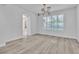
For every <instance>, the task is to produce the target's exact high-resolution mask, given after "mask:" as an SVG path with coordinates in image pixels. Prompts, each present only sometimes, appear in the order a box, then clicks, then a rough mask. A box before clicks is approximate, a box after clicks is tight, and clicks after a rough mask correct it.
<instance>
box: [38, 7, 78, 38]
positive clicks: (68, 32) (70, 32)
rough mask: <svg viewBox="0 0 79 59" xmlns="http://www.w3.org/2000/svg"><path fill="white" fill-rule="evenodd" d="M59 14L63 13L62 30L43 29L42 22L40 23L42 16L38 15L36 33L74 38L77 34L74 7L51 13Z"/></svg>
mask: <svg viewBox="0 0 79 59" xmlns="http://www.w3.org/2000/svg"><path fill="white" fill-rule="evenodd" d="M59 14H63V15H64V30H63V31H62V32H53V31H46V30H44V28H43V24H42V22H43V21H42V16H40V17H38V26H37V28H38V29H37V30H38V33H41V34H49V35H55V36H63V37H70V38H76V36H77V32H76V30H77V26H76V25H77V23H76V21H77V20H76V8H75V7H74V8H69V9H64V10H59V11H54V12H52V15H59Z"/></svg>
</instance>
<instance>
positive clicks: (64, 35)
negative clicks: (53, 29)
mask: <svg viewBox="0 0 79 59" xmlns="http://www.w3.org/2000/svg"><path fill="white" fill-rule="evenodd" d="M39 34H44V35H51V36H58V37H65V38H73V39H77V37H75V36H65V35H55V34H47V33H39Z"/></svg>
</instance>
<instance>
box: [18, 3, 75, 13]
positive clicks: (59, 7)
mask: <svg viewBox="0 0 79 59" xmlns="http://www.w3.org/2000/svg"><path fill="white" fill-rule="evenodd" d="M17 6H20V7H22V8H24V9H26V10H29V11H32V12H34V13H39V12H41V8H42V7H43V6H42V4H19V5H17ZM47 6H51V11H55V10H62V9H66V8H72V7H75V6H76V5H75V4H47Z"/></svg>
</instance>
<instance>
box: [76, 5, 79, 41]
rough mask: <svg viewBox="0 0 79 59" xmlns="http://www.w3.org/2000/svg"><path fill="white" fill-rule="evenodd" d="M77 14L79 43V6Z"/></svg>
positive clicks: (78, 37)
mask: <svg viewBox="0 0 79 59" xmlns="http://www.w3.org/2000/svg"><path fill="white" fill-rule="evenodd" d="M76 13H77V39H78V41H79V5H77V10H76Z"/></svg>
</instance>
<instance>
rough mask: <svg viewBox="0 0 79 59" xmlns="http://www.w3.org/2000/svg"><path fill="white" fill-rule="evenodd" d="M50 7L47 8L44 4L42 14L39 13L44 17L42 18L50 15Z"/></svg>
mask: <svg viewBox="0 0 79 59" xmlns="http://www.w3.org/2000/svg"><path fill="white" fill-rule="evenodd" d="M50 9H51V7H50V6H47V5H46V4H43V8H41V12H40V13H38V16H40V15H42V16H47V15H49V14H50Z"/></svg>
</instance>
